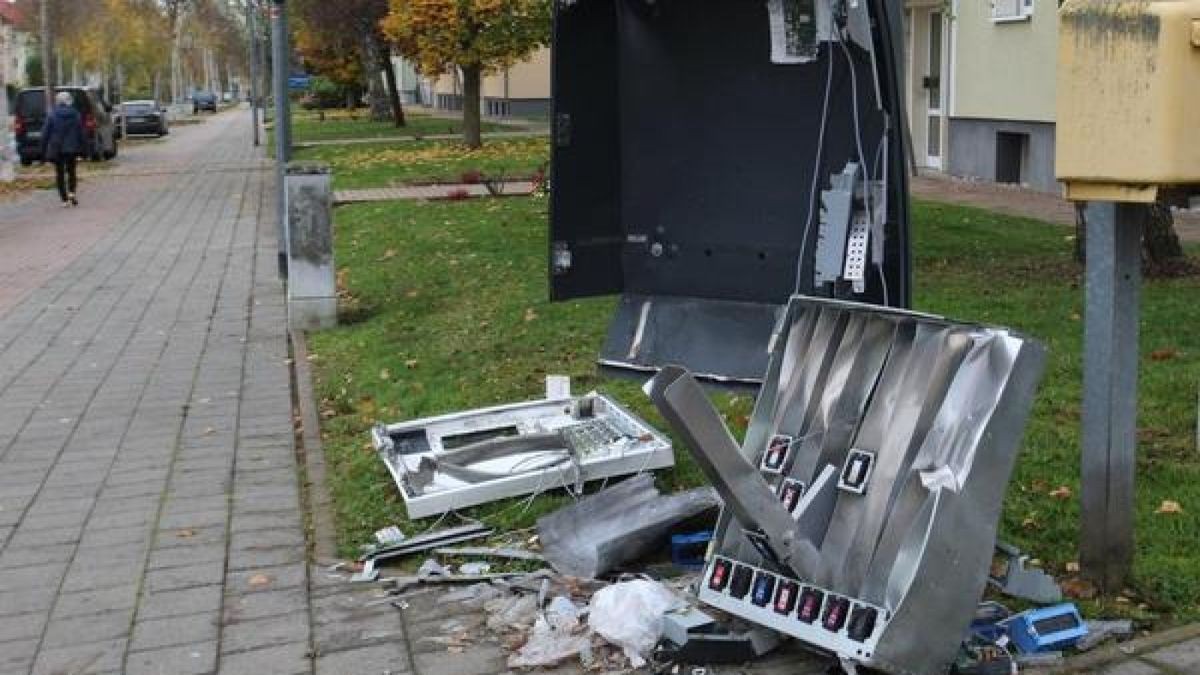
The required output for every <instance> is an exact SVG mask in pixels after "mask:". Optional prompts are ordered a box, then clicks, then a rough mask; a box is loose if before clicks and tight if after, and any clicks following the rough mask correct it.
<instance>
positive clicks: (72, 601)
mask: <svg viewBox="0 0 1200 675" xmlns="http://www.w3.org/2000/svg"><path fill="white" fill-rule="evenodd" d="M137 596H138V586H137V585H136V584H129V585H126V586H115V587H113V588H106V589H103V590H96V591H81V592H78V593H64V594H62V595H59V596H58V602H57V604H55V606H54V616H55V618H59V617H75V616H88V615H90V614H102V613H105V612H111V611H115V610H127V609H133V607H134V604H135V603H136V602H137Z"/></svg>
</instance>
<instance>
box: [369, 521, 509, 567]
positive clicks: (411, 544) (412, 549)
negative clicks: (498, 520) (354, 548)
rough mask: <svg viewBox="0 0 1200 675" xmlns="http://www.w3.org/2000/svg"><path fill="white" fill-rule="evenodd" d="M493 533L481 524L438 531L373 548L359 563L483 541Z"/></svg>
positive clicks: (374, 561) (380, 560) (375, 561)
mask: <svg viewBox="0 0 1200 675" xmlns="http://www.w3.org/2000/svg"><path fill="white" fill-rule="evenodd" d="M492 532H493V530H492V529H491V528H489V527H487V526H485V525H482V524H479V523H476V524H472V525H463V526H462V527H455V528H450V529H446V530H438V531H436V532H429V533H427V534H422V535H418V536H415V537H411V538H408V539H404V540H402V541H400V542H399V543H397V544H390V545H379V546H371V547H369V548H368V549H367V550H366V552H364V553H363V555H362V556H361V557H360V558H359V561H360V562H368V563H372V564H373V563H378V562H382V561H384V560H393V559H396V558H403V557H404V556H408V555H412V554H414V553H420V552H423V551H431V550H433V549H437V548H442V547H445V546H449V545H451V544H458V543H461V542H464V541H471V540H473V539H482V538H484V537H487V536H489V535H491V534H492Z"/></svg>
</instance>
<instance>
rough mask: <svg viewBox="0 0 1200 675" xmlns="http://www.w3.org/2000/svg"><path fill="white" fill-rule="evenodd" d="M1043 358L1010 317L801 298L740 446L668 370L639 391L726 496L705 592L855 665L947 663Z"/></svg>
mask: <svg viewBox="0 0 1200 675" xmlns="http://www.w3.org/2000/svg"><path fill="white" fill-rule="evenodd" d="M1044 361H1045V354H1044V350H1043V348H1042V347H1041V346H1040V345H1038V344H1037V343H1036V342H1033V341H1031V340H1029V339H1028V338H1025V337H1023V336H1020V335H1018V334H1015V333H1013V332H1011V331H1009V330H1006V329H1002V328H995V327H989V326H980V325H974V324H966V323H959V322H954V321H949V320H946V319H943V318H940V317H935V316H929V315H924V314H917V313H914V312H909V311H905V310H898V309H888V308H879V307H874V306H870V305H864V304H858V303H850V302H843V301H836V300H823V299H817V298H809V297H802V296H796V297H793V298H792V300H791V302H790V303H789V306H788V311H787V315H786V317H785V318H784V322H783V326H782V328H781V332H780V335H779V339H778V340H777V341H776V343H775V348H774V350H773V352H772V355H771V364H770V367H769V369H768V371H767V374H766V377H765V381H764V385H763V389H762V391H761V393H760V395H759V399H758V403H757V405H756V407H755V411H754V414H753V416H752V418H751V423H750V428H749V430H748V431H747V434H746V438H745V441H744V443H743V444H742V445H741V446H740V447H739V446H738V445H737V444H736V442H735V441H734V439H733V438H732V436H731V435H730V434H729V431H728V429H727V428H726V427H725V424H724V422H723V421H722V420H721V418H720V416H719V415H718V414H717V412H716V410H715V408H713V406H712V403H711V402H710V401H709V399H708V397H707V395H706V394H705V393H704V390H703V389H702V388H701V387H700V385H699V384H698V383H697V381H696V380H695V379H694V378H693V377H691V375H690V374H689V373H687V372H686V371H684V370H683V369H680V368H668V369H664V370H663V372H662V373H661V374H660V375H659V376H658V377H656V378H655V379H654V380H653V381H652V382H651V384H650V385H649V387H648V391H649V393H650V395H651V398H653V399H654V401H655V403H656V405H657V406H658V408H659V410H660V411H661V412H662V413H663V416H664V417H666V419H667V420H668V422H670V424H671V425H672V426H673V427H674V428H675V429H676V431H677V432H678V433H679V434H680V435H681V436H682V437H683V438H684V439H686V441H687V443H688V446H689V448H690V449H691V450H692V452H693V454H695V455H696V459H697V462H698V464H699V465H700V467H701V469H703V470H704V471H705V474H706V475H707V476H708V477H709V479H710V480H711V481H712V483H713V485H714V486H715V487H716V488H717V491H718V492H719V493H720V494H721V497H722V500H723V502H724V505H725V507H724V510H723V512H722V515H721V517H720V520H719V521H718V525H717V531H716V534H715V537H714V539H713V545H712V547H711V548H710V550H709V553H710V557H709V560H708V561H707V566H706V571H705V576H704V583H702V584H701V585H700V591H699V598H700V600H701V601H702V602H705V603H707V604H709V605H712V606H714V607H717V608H720V609H722V610H724V611H726V612H729V613H731V614H734V615H735V616H739V617H742V618H744V619H747V620H750V621H754V622H756V623H759V624H761V625H764V626H766V627H768V628H771V629H773V630H777V631H779V632H781V633H784V634H787V635H791V636H793V637H796V638H798V639H800V640H802V641H803V642H805V643H806V644H807V645H809V646H811V647H813V648H815V649H817V650H820V651H824V652H832V653H835V654H837V655H838V656H840V657H843V658H845V659H848V660H850V661H854V662H857V663H860V664H863V665H865V666H868V667H872V668H877V669H881V670H884V671H886V672H889V673H903V674H907V673H914V674H915V673H922V674H923V673H935V672H943V671H944V670H945V668H946V666H947V665H948V664H949V663H950V661H951V660H952V659H953V656H954V654H955V652H956V650H957V648H958V646H959V641H960V638H961V636H962V633H963V630H964V629H965V628H966V626H967V625H968V624H969V623H970V620H971V618H972V616H973V614H974V610H975V606H976V602H977V600H978V598H979V597H980V596H981V594H982V592H983V589H984V586H985V584H986V581H987V578H988V572H989V566H990V564H991V561H992V551H993V546H994V543H995V537H996V529H997V523H998V521H999V517H1000V510H1001V505H1002V501H1003V498H1004V494H1005V489H1006V486H1007V483H1008V480H1009V476H1010V474H1011V472H1012V467H1013V465H1014V463H1015V459H1016V455H1017V450H1018V448H1019V444H1020V439H1021V435H1022V433H1023V430H1024V426H1025V423H1026V420H1027V419H1028V416H1029V411H1030V409H1031V407H1032V404H1033V399H1034V393H1035V390H1036V386H1037V382H1038V380H1039V379H1040V377H1041V373H1042V369H1043V367H1044ZM797 492H799V494H797ZM806 600H807V602H806ZM806 608H807V609H806ZM806 612H807V613H806Z"/></svg>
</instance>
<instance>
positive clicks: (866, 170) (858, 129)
mask: <svg viewBox="0 0 1200 675" xmlns="http://www.w3.org/2000/svg"><path fill="white" fill-rule="evenodd" d="M833 34H834V38H835V39H836V40H837V43H838V45H839V46H840V47H841V48H842V53H843V54H845V56H846V63H847V64H848V65H849V67H850V97H851V101H852V102H853V106H854V144H855V147H856V148H857V150H858V159H859V161H860V162H862V165H863V174H864V175H865V176H866V177H867V181H866V186H865V189H864V190H863V201H864V203H865V206H866V209H867V221H868V222H869V223H870V224H871V226H872V227H873V226H874V225H875V216H876V214H875V204H874V203H873V202H874V198H873V197H874V195H873V194H872V187H871V185H872V182H874V181H876V180H877V179H878V174H877V173H876V169H878V170H879V171H884V169H883V167H882V162H883V159H882V154H883V146H884V142H885V141H886V140H887V133H888V129H887V125H886V124H885V125H884V130H883V136H882V137H881V138H880V139H879V145H878V147H877V148H876V150H875V157H874V159H875V168H872V167H871V165H870V164H867V158H866V155H865V153H863V141H862V119H861V117H860V115H859V107H858V73H857V72H856V71H855V69H854V58H853V57H852V56H851V54H850V48H849V47H847V46H846V42H845V40H843V39H842V33H841V31H840V30H838V29H837V28H836V27H835V28H834V31H833ZM885 217H886V214H885ZM875 269H876V271H878V272H879V283H880V285H881V286H882V290H883V304H884V305H887V304H888V298H889V295H890V294H889V293H888V285H887V275H886V274H884V271H883V261H882V260H876V261H875Z"/></svg>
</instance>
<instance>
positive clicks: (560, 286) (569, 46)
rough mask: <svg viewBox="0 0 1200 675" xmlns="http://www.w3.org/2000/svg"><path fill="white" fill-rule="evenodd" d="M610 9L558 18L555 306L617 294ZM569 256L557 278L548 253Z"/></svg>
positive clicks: (602, 5) (599, 6) (583, 9)
mask: <svg viewBox="0 0 1200 675" xmlns="http://www.w3.org/2000/svg"><path fill="white" fill-rule="evenodd" d="M616 32H617V29H616V10H615V9H614V7H613V3H612V0H602V1H600V2H581V3H579V4H578V5H577V6H575V7H573V8H572V9H571V10H570V11H566V12H557V13H556V15H555V21H554V44H555V45H556V48H555V49H554V53H553V64H552V67H551V69H552V74H553V75H552V87H553V106H552V119H553V136H552V139H551V142H552V144H553V148H552V151H551V153H552V154H551V156H552V161H551V188H552V189H551V193H550V214H551V217H550V223H551V225H550V256H551V266H550V275H551V279H550V293H551V297H552V298H553V299H555V300H563V299H567V298H575V297H587V296H593V295H606V294H610V293H616V292H618V291H620V290H621V289H622V287H623V285H624V274H623V272H622V269H621V246H622V243H623V241H624V238H625V237H624V232H623V230H622V227H621V221H620V218H619V217H618V208H619V204H620V198H621V195H620V183H619V181H618V178H619V168H620V165H619V155H618V148H617V143H616V139H617V138H618V137H619V136H620V133H619V127H618V123H619V115H618V100H617V44H616V40H615V36H616ZM556 244H558V245H559V246H560V247H564V248H565V250H566V251H568V252H569V255H570V256H571V266H570V268H569V270H565V271H561V272H556V271H555V267H554V263H553V258H554V255H555V252H554V250H555V247H556Z"/></svg>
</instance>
